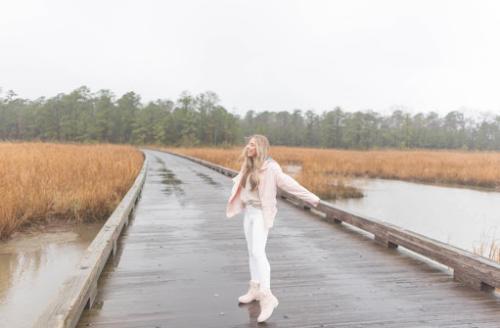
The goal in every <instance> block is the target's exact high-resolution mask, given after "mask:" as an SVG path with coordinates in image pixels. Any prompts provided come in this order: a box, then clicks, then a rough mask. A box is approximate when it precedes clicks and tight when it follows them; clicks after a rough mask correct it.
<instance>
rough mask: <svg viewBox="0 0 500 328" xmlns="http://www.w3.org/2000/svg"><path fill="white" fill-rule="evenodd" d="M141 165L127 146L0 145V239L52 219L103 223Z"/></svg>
mask: <svg viewBox="0 0 500 328" xmlns="http://www.w3.org/2000/svg"><path fill="white" fill-rule="evenodd" d="M142 163H143V155H142V153H141V152H140V151H138V150H137V149H135V148H134V147H132V146H122V145H110V144H99V145H78V144H56V143H42V142H2V143H0V181H1V183H0V195H1V196H2V199H1V203H0V239H4V238H7V237H9V236H10V235H11V234H12V233H13V232H14V231H17V230H20V229H21V228H23V227H26V226H32V225H38V224H44V223H47V222H51V221H54V220H55V219H64V221H66V222H69V221H78V222H90V221H96V220H101V219H103V218H107V217H108V216H109V215H110V214H111V213H112V212H113V210H114V209H115V207H116V206H117V205H118V203H119V202H120V200H121V199H122V198H123V196H124V195H125V193H126V192H127V191H128V189H129V188H130V186H131V185H132V183H133V182H134V180H135V178H136V176H137V174H138V173H139V171H140V169H141V166H142Z"/></svg>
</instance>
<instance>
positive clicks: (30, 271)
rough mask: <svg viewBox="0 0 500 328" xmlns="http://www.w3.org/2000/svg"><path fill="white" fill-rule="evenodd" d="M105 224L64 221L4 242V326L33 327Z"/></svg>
mask: <svg viewBox="0 0 500 328" xmlns="http://www.w3.org/2000/svg"><path fill="white" fill-rule="evenodd" d="M101 227H102V223H95V224H94V223H93V224H81V225H69V226H64V225H63V226H58V227H51V228H47V229H46V231H44V232H35V233H18V234H16V235H15V236H14V237H13V238H12V239H10V240H8V241H6V242H0V318H1V323H0V326H2V327H31V326H32V325H33V322H34V321H35V320H36V318H37V317H38V316H39V315H40V314H41V313H42V311H43V310H45V306H47V304H48V303H49V300H51V299H52V298H53V297H54V296H55V295H56V293H57V291H58V288H59V287H60V286H61V284H62V283H63V281H64V280H65V279H66V278H67V277H68V275H69V274H70V273H71V272H73V271H74V268H75V266H76V265H77V264H78V262H79V261H80V258H81V256H82V254H83V252H84V250H85V249H86V248H87V247H88V245H90V243H91V242H92V240H93V239H94V237H95V236H96V235H97V233H98V232H99V229H100V228H101Z"/></svg>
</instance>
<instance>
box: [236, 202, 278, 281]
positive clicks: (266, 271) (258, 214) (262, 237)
mask: <svg viewBox="0 0 500 328" xmlns="http://www.w3.org/2000/svg"><path fill="white" fill-rule="evenodd" d="M243 227H244V230H245V239H246V241H247V247H248V262H249V266H250V277H251V280H253V281H254V282H260V288H261V289H265V288H269V289H270V288H271V267H270V266H269V261H268V260H267V256H266V242H267V235H268V233H269V229H266V228H265V227H264V217H263V214H262V209H260V208H256V207H252V206H250V205H247V206H246V208H245V218H244V219H243Z"/></svg>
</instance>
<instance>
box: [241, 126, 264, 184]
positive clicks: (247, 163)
mask: <svg viewBox="0 0 500 328" xmlns="http://www.w3.org/2000/svg"><path fill="white" fill-rule="evenodd" d="M252 138H253V139H254V141H255V150H256V156H255V157H249V156H247V147H248V143H249V142H250V140H252ZM245 139H246V141H247V144H246V145H245V147H244V148H243V151H242V152H241V155H240V157H239V159H240V160H243V163H242V165H241V170H240V171H241V172H242V177H241V180H240V185H241V186H242V187H243V188H245V186H246V183H247V177H248V181H249V182H250V186H251V188H250V189H251V190H255V189H256V188H257V186H258V185H259V175H258V171H259V169H260V168H261V167H262V165H263V164H264V162H265V161H266V159H267V158H268V156H269V155H268V154H269V148H270V145H269V140H267V138H266V136H264V135H262V134H253V135H251V136H250V137H246V138H245Z"/></svg>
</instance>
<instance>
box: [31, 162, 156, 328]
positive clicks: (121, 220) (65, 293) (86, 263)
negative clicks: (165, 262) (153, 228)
mask: <svg viewBox="0 0 500 328" xmlns="http://www.w3.org/2000/svg"><path fill="white" fill-rule="evenodd" d="M147 165H148V163H147V159H146V158H144V162H143V165H142V168H141V171H140V172H139V174H138V175H137V178H136V179H135V181H134V184H133V185H132V187H131V188H130V189H129V191H128V192H127V194H126V195H125V196H124V197H123V199H122V200H121V202H120V203H119V204H118V206H117V207H116V209H115V210H114V211H113V213H112V214H111V216H110V217H109V218H108V220H107V221H106V223H105V224H104V226H103V227H102V228H101V230H100V231H99V233H98V234H97V236H96V237H95V238H94V240H93V241H92V243H91V244H90V245H89V247H88V248H87V249H86V250H85V253H84V254H83V257H82V259H81V261H80V263H79V264H78V266H77V268H76V270H75V272H74V273H73V274H72V275H71V276H70V277H69V278H68V279H67V280H66V281H65V282H64V283H63V285H62V287H61V288H60V290H59V293H58V295H57V297H56V298H55V299H54V300H52V301H51V302H50V303H49V305H48V307H47V308H46V310H45V312H44V313H42V315H41V316H40V317H39V318H38V319H37V322H36V323H35V325H34V327H40V328H42V327H43V328H47V327H50V328H63V327H64V328H66V327H75V326H76V325H77V324H78V320H79V319H80V316H81V314H82V312H83V310H84V309H85V308H91V307H92V305H93V303H94V299H95V296H96V294H97V281H98V279H99V276H100V275H101V272H102V270H103V268H104V266H105V264H106V262H107V260H108V258H109V256H110V255H111V254H113V256H114V255H115V254H116V250H117V241H118V238H119V237H120V234H121V232H122V229H123V227H124V226H125V225H128V222H129V218H130V217H131V216H132V215H133V210H134V209H135V206H136V204H137V202H138V200H139V198H140V194H141V190H142V186H143V185H144V181H145V178H146V170H147Z"/></svg>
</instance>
